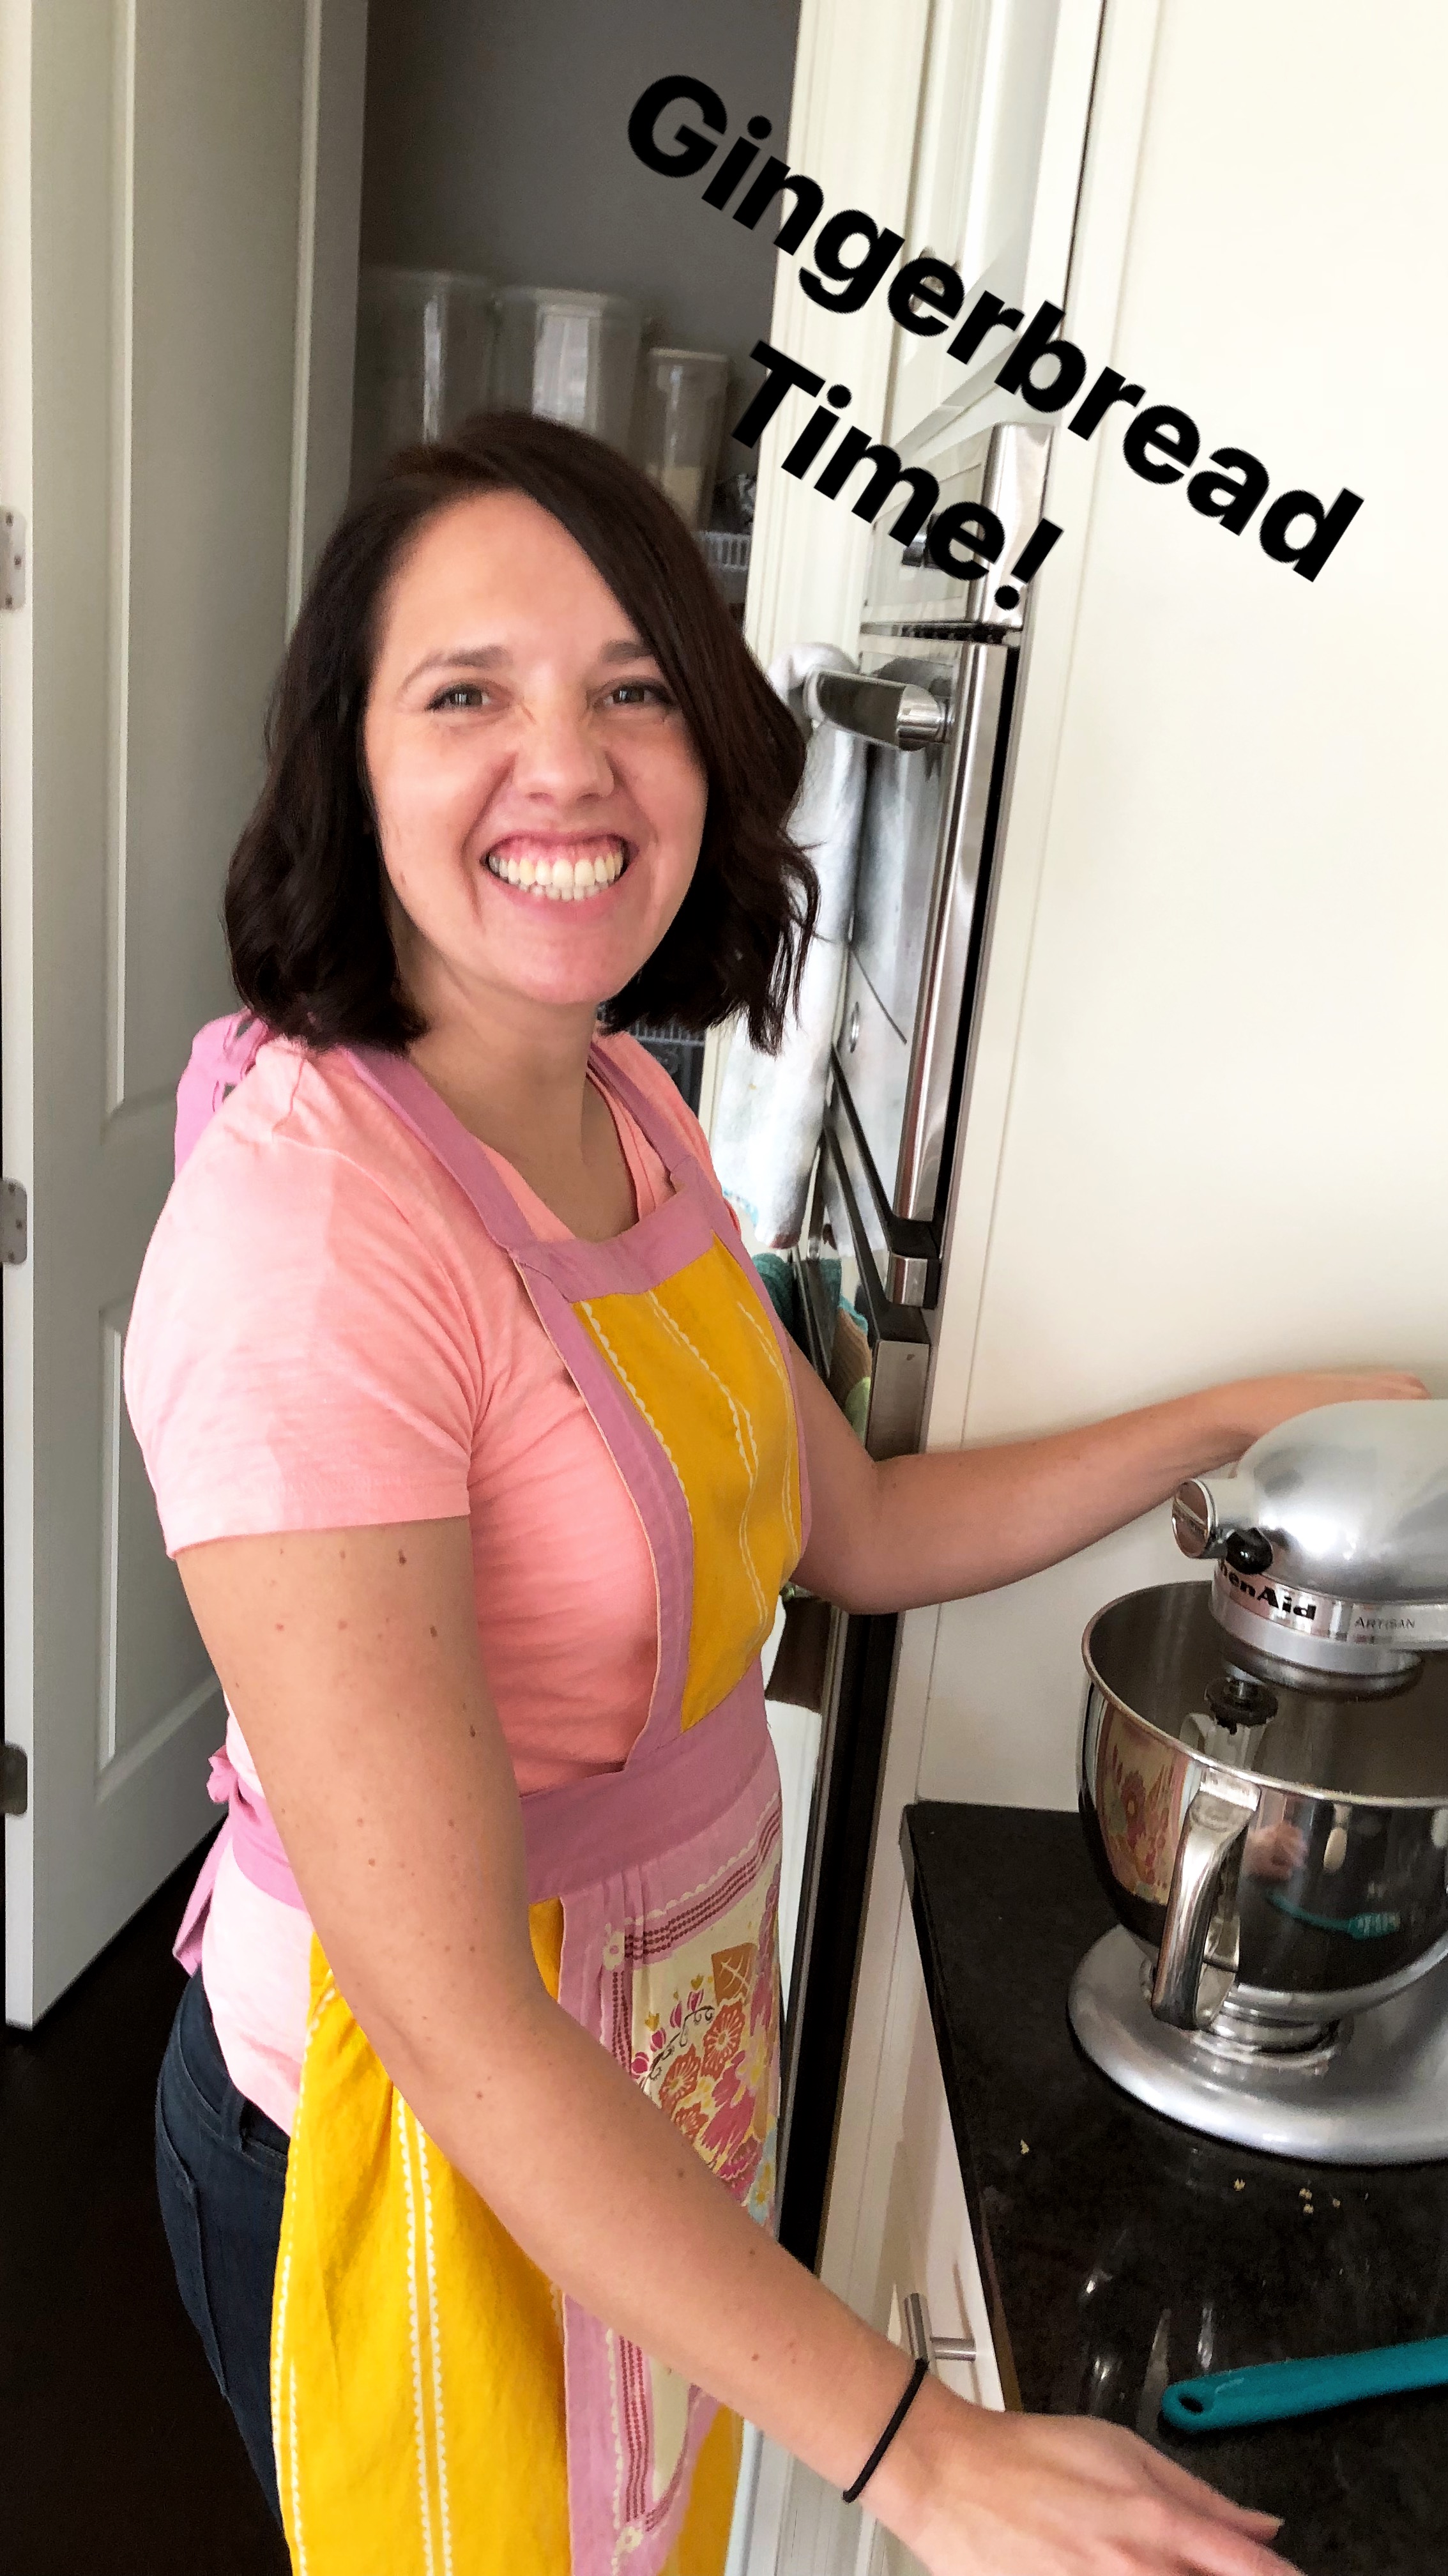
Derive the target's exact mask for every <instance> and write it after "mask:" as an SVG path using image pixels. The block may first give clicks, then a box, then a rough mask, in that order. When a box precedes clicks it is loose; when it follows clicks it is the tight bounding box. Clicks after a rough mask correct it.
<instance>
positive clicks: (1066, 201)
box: [887, 0, 1101, 447]
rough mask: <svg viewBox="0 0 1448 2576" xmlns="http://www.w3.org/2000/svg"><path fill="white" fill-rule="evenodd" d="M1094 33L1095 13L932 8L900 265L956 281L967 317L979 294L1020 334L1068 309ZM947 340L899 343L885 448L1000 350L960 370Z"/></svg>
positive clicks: (1005, 4) (958, 1)
mask: <svg viewBox="0 0 1448 2576" xmlns="http://www.w3.org/2000/svg"><path fill="white" fill-rule="evenodd" d="M1100 20H1101V0H936V5H935V8H934V10H933V11H932V14H931V25H930V44H929V51H928V53H927V56H926V62H925V75H924V80H923V83H922V87H921V98H920V116H919V126H918V133H917V141H916V154H915V171H914V178H913V182H912V185H911V191H910V219H909V222H908V224H907V226H906V248H905V252H904V254H903V256H904V257H906V258H921V257H923V256H924V254H925V253H926V252H927V251H935V252H937V253H938V254H939V255H940V257H941V258H942V259H943V260H944V261H945V262H946V264H947V265H948V266H949V267H951V268H955V269H958V270H959V272H960V275H961V277H962V279H963V280H964V283H965V289H966V297H967V307H966V309H967V310H968V309H969V306H970V304H972V303H973V302H974V301H975V298H976V296H977V294H978V293H980V292H981V291H982V290H987V289H988V290H989V291H990V292H991V293H993V294H995V295H998V296H999V297H1000V298H1001V300H1002V302H1003V303H1004V304H1006V305H1007V306H1010V307H1016V308H1019V310H1020V311H1022V312H1023V313H1024V314H1025V316H1026V318H1027V320H1029V319H1030V316H1031V314H1032V313H1033V312H1034V311H1035V310H1036V308H1037V306H1038V305H1040V304H1041V303H1043V302H1044V301H1046V300H1047V299H1048V298H1049V299H1051V300H1052V301H1054V302H1056V303H1060V304H1064V302H1065V289H1066V270H1067V265H1068V262H1069V259H1070V250H1071V230H1072V224H1073V220H1074V216H1075V210H1076V196H1077V189H1078V184H1079V179H1080V171H1081V160H1082V155H1083V152H1084V149H1085V137H1086V118H1087V111H1088V108H1089V106H1090V100H1091V78H1092V70H1093V66H1094V63H1095V58H1096V42H1097V36H1098V33H1099V28H1100ZM950 337H951V333H950V331H949V330H948V329H947V330H942V331H940V332H939V333H938V334H937V335H936V336H934V337H917V336H913V335H912V334H911V333H909V332H908V331H905V330H903V329H902V330H900V331H899V332H898V333H897V335H896V342H895V363H894V370H893V377H892V382H891V390H890V407H889V427H888V431H887V435H888V437H889V439H890V441H891V443H892V445H894V446H896V447H899V446H900V444H901V442H902V440H905V439H909V438H913V437H915V436H917V435H918V434H919V433H920V432H921V430H922V428H923V427H924V424H926V423H927V422H928V421H932V420H933V418H934V415H936V414H937V413H941V414H942V416H943V417H949V416H950V415H952V414H953V413H956V412H958V411H960V410H962V409H963V408H965V407H966V406H967V405H968V404H969V402H970V401H971V400H972V399H974V398H975V397H976V396H977V395H978V393H979V392H980V390H981V387H982V385H983V384H984V383H987V382H988V381H989V379H990V378H991V377H992V376H993V375H994V373H995V370H996V368H997V367H998V366H999V365H1000V362H1001V359H1002V357H1003V356H1004V354H1005V351H1006V349H1007V347H1008V346H1009V342H1008V341H1007V340H1006V339H1005V338H1003V337H1002V336H1000V335H999V334H997V336H996V338H995V339H994V340H992V341H990V342H988V343H987V344H986V347H985V350H984V351H983V353H982V356H981V359H980V361H979V362H978V363H973V364H972V366H971V367H970V368H966V367H964V366H962V365H961V363H960V361H959V360H957V359H954V358H952V357H950V356H949V354H948V343H949V340H950ZM992 351H993V352H994V355H991V354H990V353H991V352H992Z"/></svg>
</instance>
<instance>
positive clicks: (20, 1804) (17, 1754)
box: [0, 1744, 30, 1816]
mask: <svg viewBox="0 0 1448 2576" xmlns="http://www.w3.org/2000/svg"><path fill="white" fill-rule="evenodd" d="M29 1809H30V1764H29V1762H28V1761H27V1759H26V1754H25V1747H24V1745H23V1744H6V1745H0V1816H23V1815H26V1814H28V1813H29Z"/></svg>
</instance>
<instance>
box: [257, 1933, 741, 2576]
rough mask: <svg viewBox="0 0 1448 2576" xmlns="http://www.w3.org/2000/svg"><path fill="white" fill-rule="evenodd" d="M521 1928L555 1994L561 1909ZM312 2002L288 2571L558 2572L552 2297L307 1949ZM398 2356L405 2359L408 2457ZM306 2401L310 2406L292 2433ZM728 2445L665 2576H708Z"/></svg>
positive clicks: (288, 2436)
mask: <svg viewBox="0 0 1448 2576" xmlns="http://www.w3.org/2000/svg"><path fill="white" fill-rule="evenodd" d="M528 1928H529V1932H530V1935H531V1938H532V1944H533V1956H534V1958H535V1960H536V1961H537V1964H538V1972H539V1975H540V1976H541V1977H542V1979H543V1982H544V1984H545V1986H546V1987H547V1989H548V1992H549V1993H550V1994H551V1995H553V1996H554V1997H555V1998H556V1996H557V1993H558V1972H559V1962H560V1959H561V1956H562V1949H563V1908H562V1906H561V1905H560V1904H558V1903H557V1902H556V1901H554V1902H551V1903H548V1904H543V1905H534V1906H532V1907H530V1909H529V1921H528ZM311 2006H312V2008H311V2022H310V2029H309V2034H308V2041H307V2053H306V2061H305V2069H304V2074H303V2083H302V2095H301V2099H300V2100H299V2102H298V2105H297V2122H296V2128H295V2131H294V2133H293V2138H292V2152H291V2155H290V2157H289V2159H288V2165H287V2192H286V2205H285V2209H284V2212H283V2218H282V2233H281V2244H280V2247H279V2251H278V2257H277V2275H276V2290H275V2296H274V2301H273V2311H272V2435H273V2441H274V2445H275V2449H276V2456H277V2471H278V2481H279V2485H280V2489H281V2502H282V2518H283V2522H284V2524H285V2528H286V2535H287V2541H288V2545H289V2547H290V2549H291V2554H292V2565H293V2568H294V2570H295V2571H296V2576H494V2572H495V2571H501V2570H504V2569H508V2570H513V2569H516V2570H518V2571H519V2576H522V2571H523V2570H525V2569H526V2570H527V2571H528V2576H569V2561H570V2552H569V2544H568V2461H567V2448H566V2442H565V2435H564V2390H563V2338H562V2334H561V2331H560V2327H559V2320H558V2305H557V2301H556V2298H555V2295H554V2291H553V2288H552V2285H551V2283H550V2282H549V2281H548V2280H547V2278H546V2277H545V2275H544V2274H543V2273H542V2272H540V2271H539V2269H538V2267H537V2265H536V2264H534V2263H531V2262H530V2261H529V2259H528V2257H527V2255H526V2254H524V2253H523V2251H522V2249H521V2247H520V2246H518V2245H517V2244H515V2242H514V2240H513V2238H512V2237H511V2236H510V2235H509V2234H508V2232H507V2230H506V2228H505V2227H503V2226H502V2225H501V2224H500V2222H499V2221H498V2220H497V2219H496V2218H495V2217H494V2216H493V2213H492V2211H491V2210H490V2209H489V2208H488V2207H487V2204H486V2203H485V2202H484V2201H482V2200H480V2199H479V2197H478V2195H477V2193H476V2192H475V2191H474V2190H473V2189H472V2187H471V2185H470V2184H468V2183H466V2182H464V2181H463V2179H462V2177H461V2176H460V2175H459V2174H457V2173H456V2172H454V2170H453V2168H452V2167H451V2166H450V2165H449V2164H448V2163H447V2161H446V2159H445V2158H444V2157H443V2156H442V2155H441V2154H440V2153H439V2151H438V2149H437V2148H436V2147H435V2146H434V2145H433V2144H432V2141H431V2140H430V2139H429V2138H428V2137H427V2136H426V2134H425V2133H424V2131H423V2130H422V2129H421V2127H420V2126H419V2124H418V2122H417V2121H416V2120H415V2119H414V2117H413V2115H412V2113H411V2112H410V2111H409V2110H408V2108H407V2105H406V2104H405V2103H404V2101H403V2099H402V2096H401V2095H400V2094H399V2093H398V2092H397V2091H396V2089H395V2087H394V2086H393V2084H392V2082H391V2080H390V2078H389V2077H388V2075H387V2074H386V2072H385V2070H384V2068H383V2066H382V2064H381V2061H380V2060H379V2059H378V2058H377V2056H376V2055H375V2054H374V2052H373V2050H372V2048H371V2046H370V2044H369V2043H368V2041H367V2040H366V2039H365V2038H364V2036H363V2034H362V2032H361V2030H360V2029H359V2028H358V2025H357V2023H356V2022H355V2021H354V2020H353V2018H352V2014H351V2012H350V2010H349V2009H348V2006H347V2005H346V2003H345V2002H344V2001H343V1999H342V1997H341V1995H340V1994H339V1993H338V1991H337V1987H336V1985H335V1983H334V1982H333V1979H332V1975H331V1972H330V1970H329V1968H328V1966H327V1963H326V1960H325V1958H324V1957H323V1955H322V1950H321V1945H320V1943H319V1942H317V1941H315V1940H314V1941H313V1943H312V1996H311ZM312 2103H315V2104H317V2105H318V2106H320V2107H319V2109H318V2112H317V2115H316V2116H315V2117H309V2105H310V2104H312ZM399 2350H401V2351H404V2352H407V2353H409V2355H410V2360H411V2383H412V2384H411V2396H412V2422H411V2425H410V2428H409V2431H410V2439H409V2440H408V2441H407V2442H406V2443H405V2444H404V2443H399V2442H398V2440H397V2427H396V2420H395V2403H394V2397H395V2389H396V2372H395V2360H396V2355H397V2353H398V2352H399ZM309 2389H315V2390H316V2391H317V2392H318V2395H319V2397H320V2398H321V2401H322V2402H321V2403H320V2404H319V2405H318V2407H317V2409H316V2411H315V2415H314V2416H313V2417H312V2418H311V2420H309V2417H308V2410H307V2391H308V2390H309ZM739 2441H740V2427H739V2421H738V2418H737V2417H736V2416H732V2415H725V2414H723V2413H721V2414H720V2415H719V2417H718V2418H717V2419H716V2421H715V2423H714V2425H713V2427H712V2429H711V2431H710V2433H709V2435H708V2437H707V2439H706V2441H705V2444H704V2448H703V2451H702V2453H701V2454H700V2458H699V2462H698V2465H697V2467H696V2470H695V2473H694V2480H693V2485H692V2488H691V2490H690V2501H689V2507H688V2512H687V2515H686V2518H685V2521H684V2525H683V2529H682V2531H681V2533H680V2537H679V2541H678V2544H677V2547H676V2549H675V2551H674V2554H673V2556H672V2557H671V2559H670V2562H669V2567H668V2570H667V2571H666V2576H723V2568H724V2561H725V2557H726V2555H727V2552H728V2545H729V2526H730V2519H731V2516H732V2512H733V2503H734V2484H735V2478H736V2475H737V2469H738V2455H739ZM364 2497H365V2503H364V2502H363V2501H362V2499H363V2498H364Z"/></svg>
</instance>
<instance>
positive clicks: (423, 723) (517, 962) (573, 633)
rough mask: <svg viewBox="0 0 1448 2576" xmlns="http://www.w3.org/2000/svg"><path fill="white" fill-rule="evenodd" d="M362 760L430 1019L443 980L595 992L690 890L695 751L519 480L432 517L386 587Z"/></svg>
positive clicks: (637, 654)
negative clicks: (518, 488)
mask: <svg viewBox="0 0 1448 2576" xmlns="http://www.w3.org/2000/svg"><path fill="white" fill-rule="evenodd" d="M363 756H364V758H365V761H366V767H367V776H368V780H369V782H370V785H371V790H372V798H373V804H374V807H375V811H376V816H377V827H378V838H379V842H380V845H381V850H382V861H383V865H384V867H385V869H386V872H387V876H388V879H389V881H390V884H391V887H392V892H393V895H394V897H395V899H396V903H397V905H398V906H399V907H400V909H401V912H402V914H403V915H404V916H405V919H404V921H403V922H401V923H399V924H398V925H397V927H398V930H399V934H400V937H399V954H400V956H401V958H402V961H403V971H404V974H405V977H406V980H407V982H408V985H409V988H410V990H411V991H412V993H413V995H414V997H415V998H416V999H417V1000H418V1002H419V1003H420V1004H421V1005H422V1007H423V1009H424V1012H425V1014H426V1016H428V1017H429V1018H430V1019H432V1018H435V1017H436V1016H437V1014H438V1011H439V1008H441V1010H442V1011H443V1012H445V1011H446V1008H447V995H448V993H449V992H451V993H453V994H455V995H456V996H457V997H458V998H459V999H460V1000H461V999H466V998H475V997H478V996H481V995H483V994H487V995H490V996H491V997H492V998H493V999H495V1000H496V999H499V998H501V997H502V996H503V995H504V994H507V995H511V996H512V997H513V998H514V999H516V1000H518V1001H523V1002H528V1003H542V1004H548V1005H554V1006H560V1005H565V1006H566V1005H573V1006H579V1005H583V1004H587V1005H588V1006H590V1007H592V1006H594V1005H596V1004H597V1003H599V1002H602V1001H605V1000H607V999H608V997H609V996H610V995H611V994H614V993H617V992H618V991H620V990H621V988H622V987H623V986H624V985H625V984H626V983H627V982H628V981H629V979H630V977H631V976H632V975H634V974H636V973H637V971H638V969H639V967H640V966H641V965H642V964H643V962H644V960H645V958H647V957H648V956H649V955H650V954H651V953H652V951H653V950H654V949H655V948H657V946H658V944H659V941H660V940H661V939H662V937H663V935H664V932H665V931H666V930H667V928H668V926H669V923H670V922H671V921H672V920H673V918H674V915H675V913H676V912H677V911H678V909H679V906H680V904H681V903H682V902H683V900H684V896H685V894H686V892H687V890H688V885H689V880H690V878H691V877H692V875H693V873H694V865H695V862H696V860H697V858H698V855H699V843H700V839H701V837H702V834H703V829H704V809H705V804H706V801H707V787H706V781H705V777H704V771H703V766H702V764H701V762H700V759H699V755H698V753H697V751H696V750H695V748H694V744H693V741H692V740H691V738H690V735H689V732H688V730H687V727H686V726H685V723H684V719H683V717H682V715H681V714H680V712H679V709H678V707H677V705H676V704H675V702H674V700H673V698H672V696H671V695H670V693H669V690H668V689H667V687H666V686H665V683H664V679H663V675H662V673H661V671H660V669H659V666H658V664H657V662H656V661H655V659H654V657H653V655H652V653H651V652H650V651H649V650H648V647H647V645H646V644H645V642H644V640H643V638H642V637H641V636H640V635H639V634H638V633H637V632H636V631H635V629H634V627H633V624H632V622H631V620H630V619H629V618H628V617H627V616H626V615H625V613H624V611H623V610H622V609H621V608H620V606H619V604H618V601H617V600H616V599H615V598H614V596H613V593H612V591H611V590H609V588H608V587H607V585H606V583H605V582H604V581H603V579H602V578H601V576H600V575H599V574H598V573H597V572H596V571H595V570H594V567H593V565H592V564H591V563H590V562H589V560H588V557H587V556H586V555H585V554H584V553H583V551H582V548H581V547H579V546H578V545H576V544H575V543H574V540H573V539H572V537H570V536H569V535H568V533H567V531H566V530H565V529H564V528H562V527H560V525H559V523H558V521H557V520H556V519H554V518H551V517H550V516H549V514H548V512H547V511H546V510H543V509H540V508H539V506H538V504H537V503H536V502H534V501H530V500H527V499H525V498H524V496H523V495H522V494H521V493H517V492H489V493H481V494H479V495H478V496H477V497H476V498H475V499H470V500H466V501H459V502H456V503H454V504H453V505H452V506H450V507H449V508H447V509H445V510H441V511H439V512H438V513H437V515H436V517H434V518H432V519H430V520H428V521H427V522H426V524H425V525H424V527H423V529H422V532H421V534H420V536H419V537H418V538H417V540H416V542H415V543H414V545H413V547H412V550H411V552H410V553H409V554H408V555H407V557H406V558H405V560H404V562H403V563H402V565H401V567H400V569H399V570H398V572H397V573H396V574H395V576H394V578H393V581H392V583H391V586H390V588H389V590H388V592H387V594H386V596H385V598H384V600H383V603H382V613H381V626H380V633H379V639H378V649H377V656H376V661H375V664H374V667H373V672H372V680H371V686H370V689H369V691H368V697H367V709H366V715H365V718H364V724H363Z"/></svg>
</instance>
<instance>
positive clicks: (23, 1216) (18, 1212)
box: [0, 1181, 30, 1268]
mask: <svg viewBox="0 0 1448 2576" xmlns="http://www.w3.org/2000/svg"><path fill="white" fill-rule="evenodd" d="M29 1253H30V1212H29V1208H28V1205H27V1203H26V1197H25V1183H24V1182H23V1181H0V1264H4V1265H5V1266H6V1267H7V1268H8V1267H12V1266H18V1265H19V1264H20V1263H21V1262H22V1261H24V1260H26V1259H28V1257H29Z"/></svg>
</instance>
